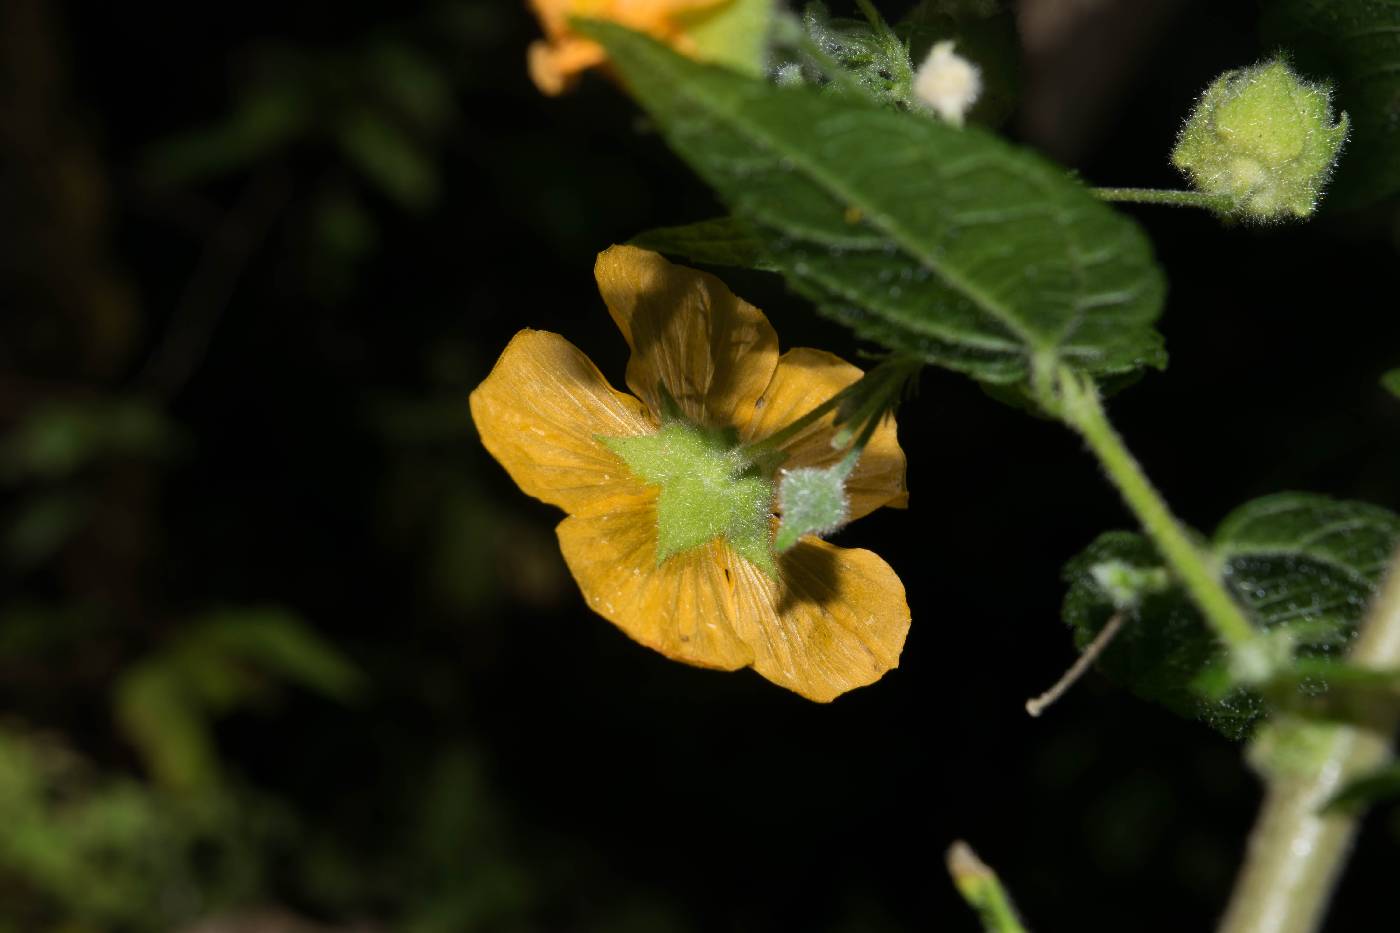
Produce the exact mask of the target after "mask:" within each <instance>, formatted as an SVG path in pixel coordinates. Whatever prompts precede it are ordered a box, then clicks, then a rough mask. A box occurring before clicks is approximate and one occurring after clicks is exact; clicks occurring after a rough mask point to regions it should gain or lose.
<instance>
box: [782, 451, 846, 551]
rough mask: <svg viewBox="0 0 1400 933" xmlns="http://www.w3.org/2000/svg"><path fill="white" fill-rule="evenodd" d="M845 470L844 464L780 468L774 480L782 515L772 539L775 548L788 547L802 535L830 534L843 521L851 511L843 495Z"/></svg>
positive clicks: (844, 492)
mask: <svg viewBox="0 0 1400 933" xmlns="http://www.w3.org/2000/svg"><path fill="white" fill-rule="evenodd" d="M849 473H850V468H849V467H848V466H846V465H845V464H838V465H837V466H834V467H827V468H826V469H819V468H817V467H798V468H797V469H795V470H785V471H783V474H782V479H781V480H780V481H779V483H778V503H779V506H780V508H781V510H782V513H783V517H782V521H781V522H780V523H779V525H778V534H777V537H776V539H775V540H774V542H773V546H774V547H775V548H776V549H777V550H778V551H780V552H781V551H786V550H788V549H789V548H791V547H792V546H793V545H795V544H796V543H797V540H798V538H800V537H801V536H802V535H809V534H812V535H826V534H830V533H831V532H833V531H835V530H836V529H837V528H840V527H841V526H842V525H844V524H845V523H846V520H847V519H848V518H850V511H851V510H850V500H849V499H848V498H847V497H846V477H847V476H848V475H849Z"/></svg>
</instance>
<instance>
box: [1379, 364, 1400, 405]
mask: <svg viewBox="0 0 1400 933" xmlns="http://www.w3.org/2000/svg"><path fill="white" fill-rule="evenodd" d="M1381 386H1382V387H1384V388H1385V390H1386V391H1387V392H1389V393H1390V394H1391V395H1393V396H1395V397H1396V398H1400V369H1392V370H1391V371H1390V372H1388V373H1386V374H1385V375H1384V376H1381Z"/></svg>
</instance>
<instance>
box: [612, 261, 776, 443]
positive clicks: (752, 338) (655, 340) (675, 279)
mask: <svg viewBox="0 0 1400 933" xmlns="http://www.w3.org/2000/svg"><path fill="white" fill-rule="evenodd" d="M594 272H595V275H596V276H597V278H598V290H599V291H600V292H602V295H603V300H604V301H606V302H607V305H608V310H609V311H610V312H611V313H612V316H613V320H614V321H616V322H617V326H618V327H619V328H621V329H622V333H623V336H625V337H626V338H627V344H628V346H630V347H631V348H632V358H631V360H630V361H629V362H628V364H627V385H628V386H629V387H630V388H631V389H632V391H633V392H635V393H636V394H637V395H638V396H639V397H640V398H641V399H643V400H644V401H645V402H646V403H647V404H648V405H649V406H651V409H652V411H660V410H661V397H660V393H659V391H658V385H664V386H665V387H666V390H667V391H668V392H670V393H671V396H672V397H673V398H675V400H676V401H677V402H678V403H679V405H680V408H681V411H682V412H684V414H685V415H686V417H687V418H689V419H690V420H691V421H694V422H695V423H697V424H704V425H709V426H712V427H723V426H728V425H741V424H744V423H745V422H747V421H748V420H749V419H750V418H751V417H752V416H753V408H754V404H755V403H756V402H757V401H758V397H759V395H761V394H762V393H763V390H764V388H765V387H766V386H767V385H768V383H769V381H770V380H771V379H772V377H773V371H774V369H775V368H776V367H777V365H778V335H777V334H776V333H775V332H774V331H773V327H772V326H771V325H770V324H769V323H768V319H767V318H766V317H764V316H763V312H762V311H759V310H758V309H757V308H755V307H754V306H753V305H751V304H749V303H748V302H746V301H743V300H742V299H740V298H737V297H735V295H734V293H733V292H731V291H730V290H729V289H728V288H727V287H725V284H724V283H723V282H721V281H720V280H719V279H717V278H715V277H714V276H712V275H708V274H706V273H704V272H698V271H696V270H695V269H687V268H685V267H684V266H677V265H672V264H671V263H669V262H667V261H666V260H665V259H664V258H662V257H661V256H660V255H658V254H657V253H653V252H650V251H649V250H644V249H638V248H636V247H634V246H614V247H611V248H610V249H608V250H606V251H604V252H603V253H601V254H599V256H598V263H597V266H596V268H595V270H594Z"/></svg>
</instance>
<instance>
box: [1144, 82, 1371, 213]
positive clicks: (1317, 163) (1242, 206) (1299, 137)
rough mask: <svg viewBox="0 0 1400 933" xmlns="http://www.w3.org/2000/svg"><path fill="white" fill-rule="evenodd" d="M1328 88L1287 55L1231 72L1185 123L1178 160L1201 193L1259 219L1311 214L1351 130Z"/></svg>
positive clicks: (1174, 157) (1174, 158) (1175, 159)
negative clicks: (1306, 76)
mask: <svg viewBox="0 0 1400 933" xmlns="http://www.w3.org/2000/svg"><path fill="white" fill-rule="evenodd" d="M1347 125H1348V124H1347V116H1346V114H1342V115H1341V118H1340V119H1339V120H1338V121H1337V122H1335V123H1334V122H1333V117H1332V100H1331V93H1330V90H1329V89H1328V88H1327V87H1325V86H1323V85H1318V84H1312V83H1309V82H1307V81H1304V80H1302V79H1301V78H1299V77H1298V76H1297V75H1295V74H1294V73H1293V71H1292V69H1290V68H1289V67H1288V65H1287V63H1286V62H1284V61H1282V60H1275V61H1271V62H1265V63H1263V64H1259V65H1255V66H1253V67H1250V68H1241V69H1238V70H1236V71H1227V72H1226V73H1225V74H1223V75H1221V76H1220V78H1219V79H1217V80H1216V81H1215V83H1214V84H1212V85H1211V86H1210V87H1209V88H1207V89H1206V92H1205V94H1203V95H1202V96H1201V100H1200V102H1199V103H1198V104H1197V105H1196V109H1195V111H1193V112H1192V114H1191V116H1190V118H1189V119H1188V120H1187V121H1186V125H1185V127H1183V128H1182V131H1181V137H1180V138H1179V139H1178V140H1177V144H1176V149H1175V150H1173V152H1172V164H1174V165H1175V166H1176V167H1177V168H1179V169H1181V170H1182V171H1184V172H1186V173H1187V175H1189V176H1190V178H1191V181H1192V183H1193V184H1194V185H1195V186H1196V188H1197V189H1199V190H1200V191H1202V192H1204V193H1206V194H1210V195H1215V196H1218V197H1221V198H1222V199H1225V200H1228V201H1229V202H1230V203H1232V204H1233V205H1234V211H1233V212H1234V213H1237V214H1240V215H1242V216H1247V217H1253V218H1255V219H1257V220H1280V219H1283V218H1285V217H1289V216H1294V217H1306V216H1308V215H1309V214H1311V213H1312V212H1313V210H1314V209H1315V208H1316V207H1317V201H1318V198H1319V197H1320V196H1321V194H1322V188H1323V185H1324V184H1325V183H1326V181H1327V178H1328V176H1329V175H1330V174H1331V171H1332V166H1333V165H1334V164H1335V163H1336V161H1337V156H1338V154H1339V153H1340V152H1341V149H1342V144H1343V143H1344V142H1345V141H1346V136H1347Z"/></svg>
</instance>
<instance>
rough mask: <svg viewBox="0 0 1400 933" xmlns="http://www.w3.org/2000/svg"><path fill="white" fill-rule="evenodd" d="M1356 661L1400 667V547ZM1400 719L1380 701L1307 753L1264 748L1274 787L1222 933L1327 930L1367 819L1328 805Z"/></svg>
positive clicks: (1321, 733) (1315, 739)
mask: <svg viewBox="0 0 1400 933" xmlns="http://www.w3.org/2000/svg"><path fill="white" fill-rule="evenodd" d="M1349 660H1350V661H1351V662H1352V663H1353V664H1357V665H1359V666H1362V667H1379V668H1391V667H1395V666H1396V665H1397V664H1400V553H1397V554H1396V555H1395V558H1394V560H1392V561H1391V564H1390V569H1389V571H1388V572H1387V574H1386V579H1385V582H1384V583H1383V584H1382V585H1381V590H1380V592H1379V593H1378V594H1377V596H1376V599H1375V602H1373V603H1372V605H1371V609H1370V611H1369V612H1368V613H1367V616H1366V620H1365V622H1364V623H1363V624H1362V628H1361V632H1360V634H1359V636H1358V638H1357V641H1356V644H1355V646H1354V647H1353V648H1352V651H1351V654H1350V658H1349ZM1397 725H1400V715H1397V710H1396V708H1395V707H1394V705H1393V704H1379V705H1378V708H1377V709H1376V710H1375V711H1374V712H1373V715H1372V716H1371V717H1370V718H1369V719H1368V721H1367V722H1365V723H1364V724H1358V725H1350V724H1341V725H1336V724H1327V725H1321V726H1316V725H1315V726H1312V727H1311V732H1312V737H1311V739H1310V740H1305V745H1306V752H1305V753H1304V754H1302V755H1301V756H1300V755H1296V754H1295V755H1289V754H1279V753H1278V752H1279V749H1267V748H1265V749H1260V751H1261V752H1262V754H1261V755H1260V756H1259V757H1260V759H1261V760H1260V761H1259V764H1260V766H1261V769H1262V770H1263V771H1264V775H1265V781H1266V784H1267V791H1266V792H1265V795H1264V803H1263V806H1262V807H1261V808H1260V811H1259V817H1258V819H1257V821H1256V822H1255V824H1254V830H1253V832H1252V833H1251V834H1250V838H1249V850H1248V854H1247V855H1246V858H1245V864H1244V867H1243V868H1242V869H1241V870H1240V875H1239V877H1238V878H1237V879H1236V882H1235V890H1234V893H1233V894H1232V895H1231V898H1230V906H1229V908H1228V910H1227V911H1226V913H1225V917H1224V919H1223V920H1222V921H1221V924H1220V933H1311V931H1315V930H1318V929H1320V928H1321V924H1322V918H1323V914H1324V912H1325V911H1326V909H1327V903H1328V901H1329V900H1330V899H1331V896H1332V891H1333V889H1334V888H1335V887H1336V884H1337V881H1338V879H1339V878H1340V877H1341V873H1342V869H1343V868H1344V867H1345V866H1346V860H1347V857H1348V856H1349V855H1350V853H1351V846H1352V842H1353V840H1354V839H1355V838H1356V831H1357V829H1358V827H1359V825H1360V820H1361V811H1360V809H1359V808H1358V809H1329V810H1327V811H1325V812H1322V808H1323V806H1324V805H1326V804H1327V802H1328V801H1329V800H1330V799H1331V798H1332V797H1333V796H1334V795H1335V794H1336V793H1337V791H1339V790H1340V789H1341V788H1342V787H1344V786H1345V785H1346V784H1347V783H1349V782H1350V781H1352V780H1354V779H1355V778H1357V777H1360V776H1361V775H1363V774H1365V773H1367V772H1368V771H1371V770H1373V769H1375V768H1377V767H1379V766H1380V765H1382V764H1383V763H1384V762H1385V761H1386V760H1387V759H1388V758H1389V757H1390V755H1391V737H1392V735H1394V733H1395V729H1396V727H1397ZM1307 728H1308V727H1306V726H1300V725H1298V724H1289V723H1286V722H1285V723H1281V724H1280V725H1279V726H1278V727H1277V729H1275V730H1273V732H1272V733H1265V736H1262V737H1261V739H1260V740H1257V741H1264V740H1265V739H1266V738H1267V739H1270V740H1272V741H1274V742H1275V743H1276V744H1284V743H1287V742H1288V741H1289V736H1288V735H1286V734H1285V735H1283V736H1279V735H1278V731H1279V730H1284V731H1285V732H1286V730H1289V729H1295V730H1303V729H1307ZM1256 744H1257V743H1256Z"/></svg>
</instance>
